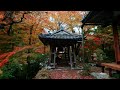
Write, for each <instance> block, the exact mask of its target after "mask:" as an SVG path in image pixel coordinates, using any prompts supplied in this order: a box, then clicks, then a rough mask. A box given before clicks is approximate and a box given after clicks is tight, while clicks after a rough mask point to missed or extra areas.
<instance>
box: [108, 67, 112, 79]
mask: <svg viewBox="0 0 120 90" xmlns="http://www.w3.org/2000/svg"><path fill="white" fill-rule="evenodd" d="M109 76H110V77H112V69H111V68H109Z"/></svg>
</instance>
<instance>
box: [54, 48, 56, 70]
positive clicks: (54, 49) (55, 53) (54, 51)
mask: <svg viewBox="0 0 120 90" xmlns="http://www.w3.org/2000/svg"><path fill="white" fill-rule="evenodd" d="M53 57H54V68H55V67H56V47H55V48H54V54H53Z"/></svg>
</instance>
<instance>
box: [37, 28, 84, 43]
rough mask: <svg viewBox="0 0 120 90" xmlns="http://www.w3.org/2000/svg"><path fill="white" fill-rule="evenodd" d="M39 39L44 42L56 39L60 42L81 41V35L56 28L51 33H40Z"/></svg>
mask: <svg viewBox="0 0 120 90" xmlns="http://www.w3.org/2000/svg"><path fill="white" fill-rule="evenodd" d="M39 39H40V40H41V41H42V42H43V43H45V42H51V41H54V40H55V41H56V42H61V40H62V41H82V36H81V35H78V34H75V33H70V32H68V31H66V30H58V31H56V32H54V33H52V34H50V33H49V34H40V35H39Z"/></svg>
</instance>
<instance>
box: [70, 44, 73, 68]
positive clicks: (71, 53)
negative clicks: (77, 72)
mask: <svg viewBox="0 0 120 90" xmlns="http://www.w3.org/2000/svg"><path fill="white" fill-rule="evenodd" d="M71 47H72V46H70V49H69V56H70V66H71V69H72V66H73V65H72V53H71V50H72V48H71Z"/></svg>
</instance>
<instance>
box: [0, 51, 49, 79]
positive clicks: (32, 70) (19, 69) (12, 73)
mask: <svg viewBox="0 0 120 90" xmlns="http://www.w3.org/2000/svg"><path fill="white" fill-rule="evenodd" d="M20 53H23V52H19V53H16V54H15V55H13V56H12V57H11V58H10V60H9V62H8V63H7V64H6V65H5V66H3V67H2V68H1V70H2V71H3V74H2V75H0V79H32V78H34V77H35V75H36V74H37V72H38V71H39V70H40V69H41V68H42V67H43V66H44V65H45V64H46V61H47V54H44V55H42V54H39V53H33V54H32V55H31V56H30V57H29V59H28V58H27V59H28V60H27V63H21V58H20V57H19V54H20ZM40 63H43V64H40Z"/></svg>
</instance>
